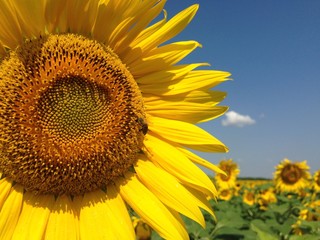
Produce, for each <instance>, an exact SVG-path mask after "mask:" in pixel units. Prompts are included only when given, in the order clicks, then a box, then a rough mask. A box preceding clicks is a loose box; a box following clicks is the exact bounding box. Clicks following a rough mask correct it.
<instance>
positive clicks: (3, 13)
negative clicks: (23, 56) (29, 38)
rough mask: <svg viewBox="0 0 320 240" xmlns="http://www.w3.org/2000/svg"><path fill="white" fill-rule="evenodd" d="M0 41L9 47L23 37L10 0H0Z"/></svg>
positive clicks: (14, 45) (18, 42) (12, 46)
mask: <svg viewBox="0 0 320 240" xmlns="http://www.w3.org/2000/svg"><path fill="white" fill-rule="evenodd" d="M0 36H1V37H0V42H1V43H2V44H3V45H4V46H6V47H9V48H11V49H14V48H16V46H18V45H19V44H20V43H21V42H22V40H23V38H22V32H21V28H20V25H19V22H18V19H17V16H16V14H15V9H14V7H13V5H12V2H11V1H0Z"/></svg>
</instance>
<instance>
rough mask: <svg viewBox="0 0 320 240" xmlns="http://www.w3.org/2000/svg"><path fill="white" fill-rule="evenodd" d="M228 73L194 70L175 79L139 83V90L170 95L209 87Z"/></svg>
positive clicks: (217, 82) (223, 79)
mask: <svg viewBox="0 0 320 240" xmlns="http://www.w3.org/2000/svg"><path fill="white" fill-rule="evenodd" d="M229 76H230V73H228V72H222V71H215V70H195V71H191V72H189V73H188V74H187V75H185V76H183V77H181V79H177V80H175V81H171V82H167V83H165V84H164V83H161V84H160V83H154V84H148V85H141V86H140V88H141V91H142V92H144V93H151V94H155V95H160V94H161V95H164V96H171V95H176V94H182V93H188V92H191V91H194V90H200V89H210V88H213V87H215V86H217V85H218V84H220V83H221V82H223V81H226V80H228V77H229Z"/></svg>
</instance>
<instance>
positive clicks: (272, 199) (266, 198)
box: [257, 188, 278, 211]
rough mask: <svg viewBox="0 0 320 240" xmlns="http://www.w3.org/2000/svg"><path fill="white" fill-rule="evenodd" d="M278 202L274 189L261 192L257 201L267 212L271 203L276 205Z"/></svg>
mask: <svg viewBox="0 0 320 240" xmlns="http://www.w3.org/2000/svg"><path fill="white" fill-rule="evenodd" d="M277 201H278V200H277V196H276V194H275V193H274V190H273V189H272V188H269V189H266V190H263V191H261V193H260V194H259V195H258V200H257V202H258V204H259V206H260V209H261V210H264V211H265V210H267V208H268V205H269V203H276V202H277Z"/></svg>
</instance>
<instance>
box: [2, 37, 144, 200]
mask: <svg viewBox="0 0 320 240" xmlns="http://www.w3.org/2000/svg"><path fill="white" fill-rule="evenodd" d="M145 119H146V117H145V113H144V105H143V99H142V95H141V92H140V90H139V87H138V86H137V84H136V81H135V80H134V78H133V76H132V75H131V74H130V72H129V70H128V69H127V68H126V66H125V65H124V64H123V63H122V62H121V60H120V59H119V58H118V57H117V55H116V54H114V53H113V52H112V50H111V49H110V48H108V47H107V46H104V45H103V44H100V43H97V42H96V41H94V40H90V39H88V38H85V37H81V36H77V35H72V34H62V35H49V36H46V37H42V38H39V39H32V40H28V41H26V42H25V43H24V44H23V45H21V46H19V47H18V48H17V49H15V50H14V51H11V52H10V53H9V54H8V56H7V58H6V59H4V60H3V61H2V62H1V64H0V148H1V152H0V170H1V171H2V172H3V173H4V175H5V176H6V177H8V178H11V179H12V180H13V181H14V182H17V183H20V184H21V185H23V186H24V188H25V189H26V190H27V191H32V192H35V193H51V194H55V195H61V194H64V193H68V194H71V195H78V194H83V193H85V192H88V191H92V190H95V189H98V188H102V189H103V188H104V187H105V186H106V185H107V184H109V183H110V182H113V181H114V180H115V179H116V178H117V177H119V176H121V175H123V174H124V173H125V172H127V171H129V170H130V168H131V166H132V165H133V164H134V163H135V161H136V160H137V154H138V153H139V152H140V151H141V147H142V142H143V139H144V135H145V134H146V133H147V123H146V120H145Z"/></svg>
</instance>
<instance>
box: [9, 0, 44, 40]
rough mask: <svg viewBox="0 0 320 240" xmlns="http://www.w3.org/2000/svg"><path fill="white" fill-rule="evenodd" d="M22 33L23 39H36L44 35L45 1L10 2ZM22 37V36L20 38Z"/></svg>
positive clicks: (15, 0) (25, 0)
mask: <svg viewBox="0 0 320 240" xmlns="http://www.w3.org/2000/svg"><path fill="white" fill-rule="evenodd" d="M11 2H12V4H13V6H14V8H15V11H16V15H17V18H18V21H19V24H20V27H21V30H22V33H23V37H26V38H31V37H33V36H36V37H38V36H39V35H40V34H44V31H45V20H44V8H45V7H44V3H45V1H34V0H23V1H17V0H14V1H11ZM21 37H22V36H21Z"/></svg>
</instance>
